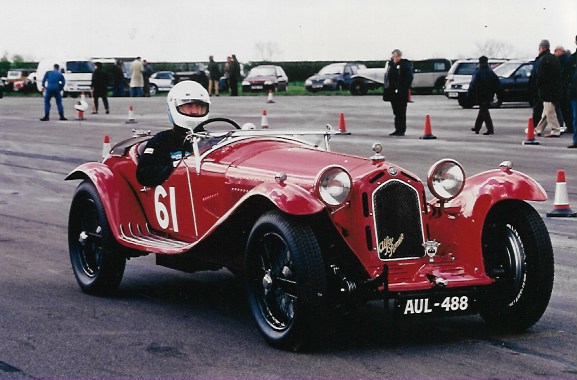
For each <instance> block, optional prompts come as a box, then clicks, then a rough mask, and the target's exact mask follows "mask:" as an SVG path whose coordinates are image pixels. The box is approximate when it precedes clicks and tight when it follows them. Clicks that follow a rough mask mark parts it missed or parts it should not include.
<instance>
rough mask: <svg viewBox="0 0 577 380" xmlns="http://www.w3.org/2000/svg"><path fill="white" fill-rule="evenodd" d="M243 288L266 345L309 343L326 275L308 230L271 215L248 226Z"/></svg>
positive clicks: (277, 214)
mask: <svg viewBox="0 0 577 380" xmlns="http://www.w3.org/2000/svg"><path fill="white" fill-rule="evenodd" d="M245 274H246V288H247V293H248V300H249V304H250V309H251V311H252V314H253V316H254V318H255V320H256V323H257V325H258V327H259V330H260V332H261V333H262V335H263V336H264V338H265V340H266V341H267V342H268V343H269V344H271V345H272V346H275V347H278V348H282V349H288V350H293V351H297V350H298V349H299V348H300V347H302V346H303V345H306V344H307V343H310V341H311V339H312V338H313V337H314V335H315V330H316V329H318V328H319V325H320V321H321V317H322V314H323V313H324V311H325V310H326V307H325V298H326V288H327V284H326V275H325V270H324V264H323V259H322V256H321V251H320V248H319V245H318V243H317V239H316V237H315V235H314V233H313V231H312V229H311V228H310V227H309V226H308V225H306V224H303V223H302V222H300V221H299V220H297V219H293V218H291V217H289V216H286V215H284V214H281V213H280V212H277V211H271V212H268V213H266V214H264V215H263V216H262V217H260V218H259V219H258V221H257V222H256V224H255V225H254V227H253V229H252V231H251V233H250V236H249V239H248V244H247V249H246V260H245Z"/></svg>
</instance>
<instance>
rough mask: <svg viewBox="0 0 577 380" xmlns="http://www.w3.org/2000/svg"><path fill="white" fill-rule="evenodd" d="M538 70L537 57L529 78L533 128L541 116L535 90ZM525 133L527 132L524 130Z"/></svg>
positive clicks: (540, 104)
mask: <svg viewBox="0 0 577 380" xmlns="http://www.w3.org/2000/svg"><path fill="white" fill-rule="evenodd" d="M538 69H539V56H537V57H535V60H534V61H533V68H532V69H531V75H530V76H529V98H530V99H531V104H532V105H533V127H536V126H537V123H539V120H541V115H543V102H542V101H540V100H539V91H538V90H537V70H538ZM525 133H527V130H525Z"/></svg>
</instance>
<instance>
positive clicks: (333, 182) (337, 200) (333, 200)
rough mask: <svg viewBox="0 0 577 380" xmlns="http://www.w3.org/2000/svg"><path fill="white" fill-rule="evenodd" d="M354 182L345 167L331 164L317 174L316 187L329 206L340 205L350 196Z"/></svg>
mask: <svg viewBox="0 0 577 380" xmlns="http://www.w3.org/2000/svg"><path fill="white" fill-rule="evenodd" d="M352 183H353V181H352V179H351V176H350V174H349V173H348V172H347V171H346V170H345V169H344V168H342V167H340V166H329V167H327V168H325V169H323V170H322V171H321V172H320V173H319V175H318V176H317V180H316V189H317V193H318V195H319V197H320V198H321V200H322V201H323V202H324V203H326V204H327V205H328V206H340V205H342V204H343V203H345V202H346V201H347V199H348V198H349V195H350V193H351V186H352Z"/></svg>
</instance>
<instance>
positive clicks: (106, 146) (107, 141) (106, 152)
mask: <svg viewBox="0 0 577 380" xmlns="http://www.w3.org/2000/svg"><path fill="white" fill-rule="evenodd" d="M108 156H110V136H108V135H104V142H103V143H102V161H104V160H105V159H106V158H107V157H108Z"/></svg>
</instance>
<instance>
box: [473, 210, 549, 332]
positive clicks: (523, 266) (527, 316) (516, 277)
mask: <svg viewBox="0 0 577 380" xmlns="http://www.w3.org/2000/svg"><path fill="white" fill-rule="evenodd" d="M482 239H483V259H484V263H485V271H486V272H487V274H488V275H489V276H491V277H493V278H495V279H496V281H495V283H494V284H493V285H491V288H490V289H489V291H488V292H487V294H486V297H485V298H484V300H483V302H482V304H481V312H480V314H481V317H482V318H483V319H484V320H485V322H487V323H488V324H489V325H490V326H492V327H495V328H498V329H501V330H506V331H523V330H525V329H527V328H529V327H531V326H533V325H534V324H535V323H537V321H538V320H539V319H540V318H541V316H542V315H543V313H544V312H545V309H546V308H547V305H548V304H549V299H550V297H551V291H552V289H553V277H554V259H553V249H552V247H551V240H550V238H549V232H548V231H547V227H546V226H545V223H544V222H543V219H541V217H540V216H539V214H538V213H537V211H535V209H534V208H533V207H531V206H530V205H529V204H527V203H525V202H508V203H503V204H500V205H497V206H495V208H494V209H493V210H492V211H491V212H490V213H489V215H488V217H487V220H486V222H485V226H484V228H483V238H482Z"/></svg>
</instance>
